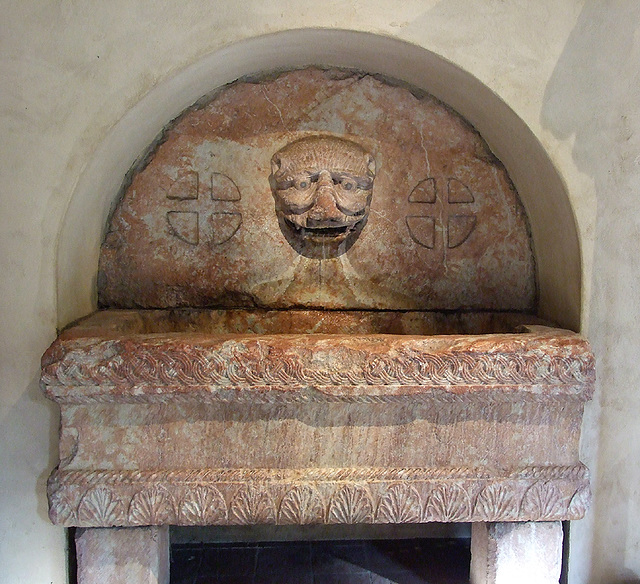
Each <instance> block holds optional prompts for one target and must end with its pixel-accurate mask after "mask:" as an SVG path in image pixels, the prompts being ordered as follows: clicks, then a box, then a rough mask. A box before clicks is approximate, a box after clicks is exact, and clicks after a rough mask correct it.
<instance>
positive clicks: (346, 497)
mask: <svg viewBox="0 0 640 584" xmlns="http://www.w3.org/2000/svg"><path fill="white" fill-rule="evenodd" d="M327 522H328V523H348V524H354V523H372V522H373V502H372V500H371V496H370V495H369V493H368V490H367V489H366V488H365V487H364V486H362V485H345V486H343V487H342V488H341V489H340V490H339V491H338V492H337V493H334V495H333V497H331V501H330V502H329V512H328V518H327Z"/></svg>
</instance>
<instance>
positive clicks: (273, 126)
mask: <svg viewBox="0 0 640 584" xmlns="http://www.w3.org/2000/svg"><path fill="white" fill-rule="evenodd" d="M317 136H322V137H325V138H321V139H327V140H349V141H351V142H352V143H355V144H356V146H357V148H361V149H362V151H366V152H367V153H371V156H372V157H373V159H374V166H375V184H374V186H373V189H372V191H368V190H367V189H365V190H364V191H363V192H364V193H365V195H366V197H365V199H367V205H368V204H369V199H370V210H369V212H368V219H366V225H365V224H364V223H365V221H360V222H358V229H360V230H361V232H358V233H357V234H356V235H357V238H354V237H351V238H349V240H348V245H346V243H345V246H344V247H343V248H341V249H340V250H338V251H336V250H332V249H331V247H332V243H331V242H330V241H328V240H326V241H325V243H324V245H325V248H324V249H323V246H322V245H321V243H316V244H315V245H314V246H313V249H312V250H311V251H310V250H309V249H308V247H307V246H305V245H300V242H299V241H296V240H295V237H294V238H293V239H292V238H291V237H290V234H287V229H283V230H281V228H280V227H281V226H280V225H279V222H278V216H277V214H276V206H277V204H276V203H277V201H278V192H280V191H278V190H277V189H276V191H275V193H276V201H275V202H274V196H273V195H272V189H271V186H270V184H269V177H270V175H271V174H272V167H271V164H272V159H273V157H274V155H275V154H276V153H278V152H283V151H284V152H285V153H286V152H288V150H287V148H290V147H291V146H290V145H291V144H292V143H297V144H300V142H296V141H299V140H300V139H302V143H303V145H305V147H308V146H309V144H308V143H305V142H304V140H311V141H313V140H315V139H317ZM283 148H284V150H282V149H283ZM343 155H346V154H345V153H343ZM296 156H297V157H298V159H300V164H303V163H305V164H306V163H307V162H309V160H312V159H313V160H314V161H315V162H314V163H313V164H311V166H309V164H307V166H309V168H307V169H306V170H307V171H309V172H310V173H311V175H314V176H315V174H317V172H319V171H320V170H323V169H324V170H325V171H326V172H327V173H329V174H331V172H330V171H331V168H330V166H331V164H337V166H336V168H335V169H334V170H336V169H337V170H340V168H341V167H342V166H344V168H342V170H346V171H349V172H351V173H352V174H353V172H355V173H356V175H357V174H358V173H359V172H362V169H358V168H356V167H353V168H351V169H350V170H349V168H348V167H349V165H348V164H347V165H346V166H345V165H344V163H343V161H342V159H339V160H336V159H335V156H333V155H332V156H330V157H325V158H324V159H322V157H320V159H318V158H317V156H316V157H315V158H314V157H313V156H307V157H306V158H305V156H306V155H304V156H302V155H301V154H300V153H299V152H297V153H296ZM343 157H344V156H343ZM307 158H308V160H307ZM329 159H331V160H329ZM305 161H306V162H305ZM328 162H331V164H329V167H327V164H328ZM296 164H297V163H296ZM318 164H319V165H320V166H322V167H323V168H322V169H321V168H320V166H318ZM303 166H304V164H303ZM312 167H313V168H312ZM316 167H318V168H316ZM324 167H327V168H324ZM305 168H306V167H305ZM372 168H373V167H372ZM296 169H297V170H296V172H297V171H298V170H300V169H298V168H297V166H296ZM314 173H315V174H314ZM329 174H327V175H326V176H329ZM365 174H366V172H365ZM334 175H336V173H335V172H334ZM274 176H275V175H274ZM318 176H319V175H318ZM323 176H324V175H323ZM332 176H333V175H332ZM336 176H337V175H336ZM289 178H292V177H289ZM325 178H326V177H325ZM333 178H334V180H337V179H336V178H335V176H334V177H333ZM362 184H364V183H362ZM365 186H366V185H365ZM314 188H315V187H314ZM349 196H351V194H350V195H349ZM338 199H339V197H338V198H337V199H336V198H335V197H334V201H337V200H338ZM363 200H364V199H363ZM327 201H328V203H327V204H328V205H333V203H331V200H330V199H327ZM352 203H353V201H352ZM338 206H339V205H338ZM345 209H346V210H347V213H346V215H345V213H344V212H342V211H341V214H336V213H333V214H331V213H330V215H331V217H332V219H333V220H334V221H338V222H341V223H345V221H346V219H345V217H348V216H350V215H349V214H350V213H354V212H359V210H360V208H359V207H358V208H357V209H356V207H354V206H353V205H352V204H351V203H348V204H346V206H343V211H344V210H345ZM368 209H369V208H368ZM299 210H300V211H301V212H304V213H307V212H308V210H307V207H304V208H302V207H300V209H299ZM351 216H352V215H351ZM325 227H326V226H325ZM99 294H100V303H101V304H102V305H103V306H112V307H159V308H164V307H177V306H191V307H197V306H205V307H211V306H232V307H234V306H235V307H243V306H244V307H247V306H264V307H272V308H273V307H290V306H297V307H319V308H350V309H354V308H365V309H368V308H375V309H442V310H444V309H447V310H450V309H459V308H464V309H485V310H495V309H500V310H518V311H522V310H525V311H532V310H533V308H534V305H535V267H534V260H533V254H532V250H531V244H530V239H529V234H528V227H527V219H526V215H525V212H524V209H523V208H522V206H521V204H520V202H519V199H518V196H517V193H516V192H515V190H514V188H513V185H512V184H511V182H510V181H509V178H508V176H507V173H506V171H505V169H504V168H503V167H502V165H501V164H500V163H499V162H498V161H497V160H496V159H495V158H494V157H493V156H492V155H491V153H490V151H489V149H488V147H487V145H486V144H485V143H484V141H483V140H482V139H481V138H480V136H479V135H478V134H477V133H476V132H475V131H474V130H473V128H471V127H470V126H469V125H468V124H467V123H466V122H465V121H464V120H463V119H462V118H460V117H459V116H458V115H457V114H455V113H454V112H452V111H451V110H450V109H448V108H447V107H445V106H444V105H443V104H441V103H439V102H438V101H437V100H435V99H433V98H432V97H429V96H425V97H422V98H418V97H416V96H414V95H413V94H412V93H411V92H410V91H409V90H407V89H404V88H401V87H394V86H392V85H389V84H388V83H385V82H383V81H380V80H378V79H375V78H373V77H371V76H367V75H361V74H355V73H348V72H343V71H321V70H317V69H308V70H304V71H295V72H290V73H285V74H282V75H280V76H279V77H277V78H275V79H271V80H265V81H261V82H255V83H252V82H245V83H236V84H233V85H231V86H229V87H227V88H225V89H223V90H222V91H220V92H219V93H218V94H216V95H215V96H214V98H213V99H212V100H211V101H210V102H208V103H206V104H205V105H202V106H200V107H198V108H196V109H194V110H191V111H189V112H187V113H185V114H184V115H183V116H182V117H181V118H180V119H179V120H178V121H177V122H176V123H175V124H173V125H172V127H171V128H169V129H168V130H167V132H166V133H165V135H164V136H163V140H162V142H161V143H160V145H159V146H158V147H157V148H156V150H155V151H154V153H153V155H152V156H151V158H150V159H149V160H148V163H146V164H145V165H143V166H142V167H141V168H140V169H138V171H137V172H136V173H134V175H133V178H132V182H131V184H130V186H129V187H128V188H127V189H126V192H125V194H124V196H123V198H122V200H121V201H120V203H119V205H118V207H117V209H116V211H115V213H114V215H113V218H112V221H111V223H110V225H109V228H108V233H107V236H106V238H105V241H104V244H103V248H102V255H101V260H100V274H99Z"/></svg>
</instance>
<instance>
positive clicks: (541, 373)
mask: <svg viewBox="0 0 640 584" xmlns="http://www.w3.org/2000/svg"><path fill="white" fill-rule="evenodd" d="M576 339H577V340H573V342H572V343H570V342H566V341H565V342H564V344H562V343H558V344H557V345H556V346H553V345H552V344H550V343H549V340H548V339H544V342H545V344H544V348H541V347H537V346H533V347H531V348H529V350H521V351H519V350H518V347H505V346H501V345H500V343H494V344H493V345H491V343H490V342H488V341H485V342H484V346H482V347H481V348H480V349H481V350H480V349H478V348H474V347H463V348H462V350H455V349H452V348H446V349H444V350H442V349H439V350H432V349H431V350H430V347H429V345H428V344H423V343H421V341H419V340H415V339H411V340H403V341H396V342H389V341H388V340H386V339H384V338H382V339H375V340H374V341H371V340H370V339H364V340H363V342H368V344H369V346H367V348H366V350H360V349H358V348H357V340H356V342H355V343H354V342H353V341H351V342H349V343H346V342H344V343H341V342H338V341H333V342H331V343H323V342H322V341H314V342H309V341H308V340H307V342H306V343H302V342H301V339H298V342H297V343H296V340H295V339H293V340H291V339H288V340H287V341H285V342H283V341H282V340H281V339H278V340H275V341H271V342H270V341H269V340H268V339H264V338H263V339H260V340H252V339H249V340H248V339H242V340H217V341H216V340H214V341H201V342H197V343H196V342H188V343H187V342H185V341H175V340H173V339H168V338H164V339H162V340H161V341H151V340H145V339H144V338H138V339H130V338H128V339H110V340H97V339H75V340H72V341H59V342H57V343H55V344H54V345H53V346H52V347H51V348H50V349H49V351H47V353H46V354H45V356H44V357H43V374H42V382H43V383H44V385H45V386H47V390H48V393H49V395H50V397H52V398H54V399H60V398H64V397H65V396H66V397H67V398H69V397H71V396H73V395H76V396H78V397H79V398H80V397H81V396H82V395H83V394H84V393H85V392H84V390H83V389H82V388H101V390H100V391H97V392H95V393H97V394H99V393H104V392H105V389H106V388H109V387H112V388H117V393H118V394H119V395H120V396H125V395H127V394H136V395H140V394H145V393H155V394H158V393H163V392H168V393H171V392H178V393H179V392H180V391H183V392H184V391H185V388H190V387H199V388H203V387H212V386H215V387H218V388H244V387H247V386H251V387H254V388H263V389H264V390H266V391H269V390H271V389H273V388H283V387H290V388H300V387H310V388H317V389H320V388H323V387H330V388H343V389H342V390H341V391H342V392H343V393H347V394H349V395H353V390H349V389H347V388H353V387H362V386H368V387H389V388H390V387H408V388H413V392H418V391H421V392H424V391H426V390H428V389H429V388H441V389H445V390H447V391H455V390H456V388H458V390H459V389H462V388H466V391H473V390H474V389H478V388H480V387H482V388H489V387H494V388H497V389H499V388H513V387H514V386H519V387H521V388H522V389H524V390H525V391H529V392H532V393H542V391H541V387H545V388H546V392H547V393H548V392H551V393H553V392H554V391H555V392H557V393H561V394H564V395H567V394H568V395H580V396H581V397H582V398H583V399H588V398H589V397H590V394H591V392H592V387H593V382H594V360H593V356H592V354H591V353H590V352H589V351H588V349H586V348H585V346H584V345H585V344H584V341H581V339H579V337H576ZM534 340H535V339H534ZM530 344H532V345H535V344H536V343H534V342H532V341H530ZM352 345H353V346H352ZM509 348H510V349H511V350H508V349H509ZM76 388H77V389H76ZM134 389H135V391H134Z"/></svg>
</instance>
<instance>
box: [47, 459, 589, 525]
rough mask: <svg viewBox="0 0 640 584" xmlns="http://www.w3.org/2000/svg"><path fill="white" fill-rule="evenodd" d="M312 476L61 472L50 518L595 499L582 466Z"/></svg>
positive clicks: (116, 519)
mask: <svg viewBox="0 0 640 584" xmlns="http://www.w3.org/2000/svg"><path fill="white" fill-rule="evenodd" d="M310 470H311V475H309V476H308V477H304V478H303V477H302V476H299V477H298V478H299V479H300V480H292V479H293V478H294V475H301V473H300V472H297V473H296V472H295V471H284V472H283V474H282V475H279V474H278V471H262V472H261V471H256V470H253V469H238V470H232V471H225V470H220V471H218V470H213V469H209V470H204V471H166V472H149V473H140V472H135V471H130V472H127V471H113V472H109V471H97V472H86V473H82V472H74V471H71V472H64V471H62V472H61V471H58V472H56V473H55V474H54V475H53V476H52V477H51V479H50V481H49V499H50V516H51V519H52V520H53V521H54V522H55V523H59V524H62V525H65V526H81V527H108V526H135V525H165V524H174V525H234V524H248V525H254V524H263V523H271V524H308V523H411V522H417V523H420V522H432V521H440V522H468V521H557V520H564V519H579V518H581V517H582V516H583V515H584V513H585V511H586V509H587V507H588V506H589V502H590V497H591V494H590V491H589V485H588V476H587V471H586V468H585V467H584V466H582V465H577V466H574V467H540V468H531V469H521V470H519V471H516V472H514V473H511V474H509V475H508V476H505V477H501V478H495V477H494V478H489V477H486V478H480V475H481V473H480V475H479V473H478V470H477V469H434V472H431V470H430V469H310ZM456 470H457V472H455V471H456ZM379 471H381V472H379ZM452 471H453V472H452ZM447 472H448V473H449V474H447ZM376 473H379V474H378V476H376ZM287 474H289V475H291V476H290V477H287ZM302 474H303V473H302ZM394 474H395V476H394ZM248 477H252V478H250V479H249V480H247V478H248ZM445 477H446V478H445ZM474 477H475V478H474ZM287 478H288V479H291V480H287ZM283 479H284V480H283Z"/></svg>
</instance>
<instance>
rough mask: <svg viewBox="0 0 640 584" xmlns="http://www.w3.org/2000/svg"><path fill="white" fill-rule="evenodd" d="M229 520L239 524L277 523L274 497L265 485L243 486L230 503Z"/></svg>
mask: <svg viewBox="0 0 640 584" xmlns="http://www.w3.org/2000/svg"><path fill="white" fill-rule="evenodd" d="M229 521H230V523H234V524H237V525H259V524H264V523H275V522H276V512H275V506H274V503H273V499H272V498H271V496H270V495H269V493H268V492H267V490H266V489H265V488H264V487H260V486H258V485H249V486H248V487H243V488H241V489H240V490H239V491H238V492H237V493H236V494H235V496H234V497H233V500H232V501H231V505H230V512H229Z"/></svg>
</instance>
